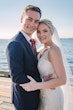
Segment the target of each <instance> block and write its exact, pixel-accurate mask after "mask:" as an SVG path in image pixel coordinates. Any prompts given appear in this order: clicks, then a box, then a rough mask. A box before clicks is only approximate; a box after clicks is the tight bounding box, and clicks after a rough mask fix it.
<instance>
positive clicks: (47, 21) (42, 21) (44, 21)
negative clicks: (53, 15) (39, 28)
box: [39, 19, 54, 33]
mask: <svg viewBox="0 0 73 110" xmlns="http://www.w3.org/2000/svg"><path fill="white" fill-rule="evenodd" d="M40 24H45V25H47V26H48V27H49V29H50V30H51V32H52V33H53V32H54V26H53V24H52V22H51V21H50V20H47V19H42V20H41V21H40V22H39V25H40Z"/></svg>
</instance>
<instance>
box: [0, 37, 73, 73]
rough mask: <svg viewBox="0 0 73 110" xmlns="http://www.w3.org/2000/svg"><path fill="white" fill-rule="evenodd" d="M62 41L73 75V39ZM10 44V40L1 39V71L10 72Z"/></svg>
mask: <svg viewBox="0 0 73 110" xmlns="http://www.w3.org/2000/svg"><path fill="white" fill-rule="evenodd" d="M60 40H61V43H62V46H63V48H64V52H65V55H66V57H67V61H68V63H69V65H70V68H71V71H72V74H73V38H66V39H65V38H61V39H60ZM8 42H9V40H8V39H0V70H8V64H7V59H6V47H7V44H8Z"/></svg>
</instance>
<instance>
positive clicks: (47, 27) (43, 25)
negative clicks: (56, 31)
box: [38, 23, 50, 30]
mask: <svg viewBox="0 0 73 110" xmlns="http://www.w3.org/2000/svg"><path fill="white" fill-rule="evenodd" d="M38 29H48V30H49V29H50V28H49V26H48V25H47V24H44V23H42V24H39V26H38Z"/></svg>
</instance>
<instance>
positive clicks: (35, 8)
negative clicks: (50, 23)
mask: <svg viewBox="0 0 73 110" xmlns="http://www.w3.org/2000/svg"><path fill="white" fill-rule="evenodd" d="M28 10H32V11H36V12H38V13H39V14H40V17H41V14H42V13H41V9H40V8H39V7H37V6H34V5H28V6H26V7H25V8H24V10H23V15H24V13H25V12H27V11H28Z"/></svg>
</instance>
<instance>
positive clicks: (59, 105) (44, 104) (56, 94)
mask: <svg viewBox="0 0 73 110" xmlns="http://www.w3.org/2000/svg"><path fill="white" fill-rule="evenodd" d="M50 48H51V47H50ZM50 48H47V49H45V50H44V52H43V53H42V52H41V53H42V56H41V58H40V59H39V62H38V70H39V72H40V75H41V78H42V77H43V76H47V75H49V74H50V73H53V76H54V77H56V75H55V72H54V69H53V66H52V64H51V62H50V61H48V54H49V51H50ZM40 91H41V92H40V107H39V110H63V103H64V99H63V92H62V89H61V87H57V88H55V89H45V90H44V89H42V90H40Z"/></svg>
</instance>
